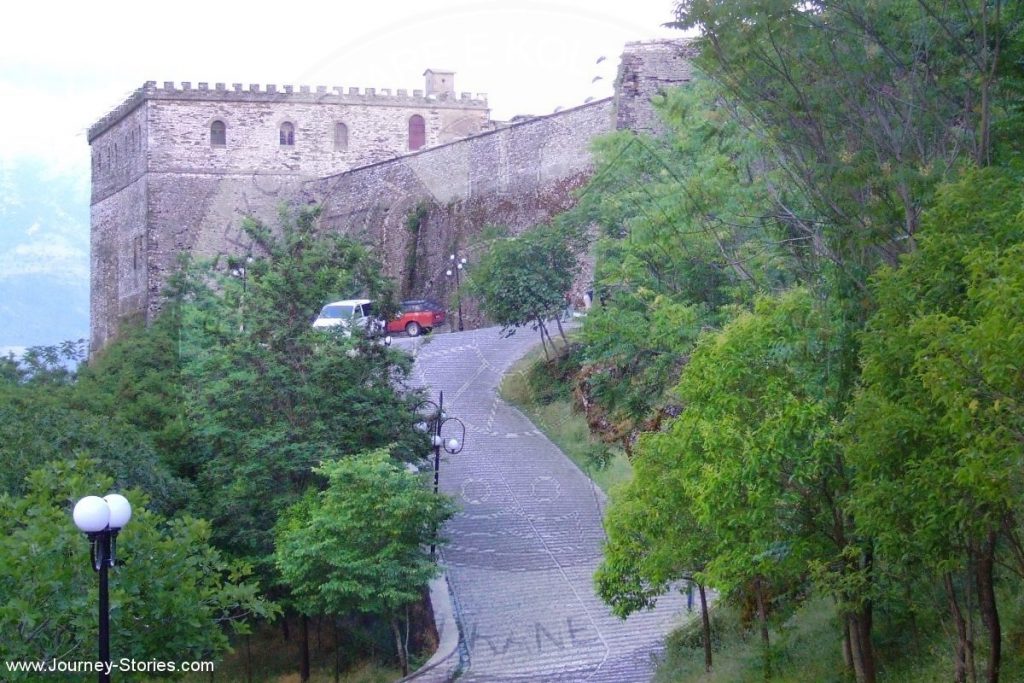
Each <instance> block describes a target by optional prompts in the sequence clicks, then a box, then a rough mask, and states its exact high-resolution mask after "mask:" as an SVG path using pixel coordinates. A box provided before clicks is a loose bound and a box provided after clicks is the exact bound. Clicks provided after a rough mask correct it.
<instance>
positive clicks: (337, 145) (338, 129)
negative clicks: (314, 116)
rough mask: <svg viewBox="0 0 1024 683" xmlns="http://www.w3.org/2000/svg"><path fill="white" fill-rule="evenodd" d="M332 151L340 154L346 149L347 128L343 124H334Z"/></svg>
mask: <svg viewBox="0 0 1024 683" xmlns="http://www.w3.org/2000/svg"><path fill="white" fill-rule="evenodd" d="M334 149H336V150H338V151H340V152H343V151H345V150H346V149H348V126H346V125H345V124H344V123H340V122H339V123H336V124H334Z"/></svg>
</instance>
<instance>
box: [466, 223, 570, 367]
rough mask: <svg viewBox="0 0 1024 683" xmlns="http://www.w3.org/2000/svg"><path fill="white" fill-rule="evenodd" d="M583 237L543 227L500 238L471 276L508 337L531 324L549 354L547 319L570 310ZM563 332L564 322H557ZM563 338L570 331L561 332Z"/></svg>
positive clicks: (472, 288) (470, 284) (475, 291)
mask: <svg viewBox="0 0 1024 683" xmlns="http://www.w3.org/2000/svg"><path fill="white" fill-rule="evenodd" d="M580 246H581V243H580V237H579V236H578V233H577V232H576V231H574V230H570V229H568V228H567V227H565V226H562V225H544V226H540V227H537V228H534V229H532V230H530V231H528V232H525V233H523V234H522V235H519V236H517V237H510V238H505V239H499V240H495V241H494V242H492V243H491V246H490V249H489V250H488V251H487V253H485V254H484V255H483V256H482V257H481V258H480V260H479V262H478V263H477V264H476V265H475V266H474V267H473V268H472V270H471V271H470V272H469V277H468V279H467V281H466V285H465V286H466V290H467V292H468V293H469V294H471V295H473V296H476V297H477V298H478V299H479V300H480V307H481V308H482V309H483V311H484V313H486V314H487V316H488V317H489V318H491V319H492V320H493V321H494V322H496V323H498V324H499V325H501V326H502V327H503V328H504V331H505V332H506V333H507V334H514V333H515V329H516V328H519V327H522V326H524V325H528V324H529V325H532V326H533V327H534V329H537V330H539V331H540V337H541V343H542V344H543V345H544V353H545V355H546V354H547V353H548V349H547V342H545V341H544V338H545V336H546V337H547V339H548V340H549V341H550V339H551V335H550V333H548V332H547V327H546V326H545V324H544V321H546V320H551V319H552V318H554V319H555V320H556V321H558V320H559V318H560V317H561V315H562V312H563V311H564V310H565V307H566V296H567V294H568V293H569V289H570V288H571V287H572V283H573V279H574V278H575V275H576V273H577V272H578V271H579V261H578V257H577V250H578V249H579V248H580ZM558 329H559V331H560V332H562V324H561V322H558ZM562 337H563V339H564V338H565V333H564V332H562Z"/></svg>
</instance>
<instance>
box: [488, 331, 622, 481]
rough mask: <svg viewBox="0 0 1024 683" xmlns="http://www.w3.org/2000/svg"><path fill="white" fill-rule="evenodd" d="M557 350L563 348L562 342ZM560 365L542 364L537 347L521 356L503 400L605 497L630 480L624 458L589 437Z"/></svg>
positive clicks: (510, 373)
mask: <svg viewBox="0 0 1024 683" xmlns="http://www.w3.org/2000/svg"><path fill="white" fill-rule="evenodd" d="M557 346H558V348H559V350H561V349H562V348H563V347H564V343H562V342H561V340H559V341H558V344H557ZM558 363H559V361H557V360H556V361H552V362H546V361H545V360H544V351H543V349H542V348H541V347H540V346H538V347H537V348H535V349H533V350H532V351H530V352H529V353H527V354H526V355H525V356H524V357H523V358H521V359H520V360H519V361H518V362H517V363H516V364H515V365H513V366H512V368H510V369H509V371H508V372H507V373H506V375H505V377H504V378H503V379H502V381H501V388H500V390H499V391H500V394H501V397H502V398H503V399H505V400H506V401H508V402H509V403H511V404H512V405H514V406H515V407H517V408H519V410H521V411H522V412H523V414H524V415H526V416H527V417H528V418H530V420H531V421H532V422H533V423H534V424H535V425H536V426H537V428H538V429H540V430H541V431H542V432H544V434H545V435H546V436H547V437H548V438H549V439H551V441H552V442H553V443H554V444H555V445H556V446H558V447H559V448H560V449H561V450H562V452H563V453H565V454H566V455H567V456H568V457H569V459H570V460H572V461H573V462H574V463H576V466H577V467H579V468H580V469H581V470H583V471H584V472H585V473H586V474H587V475H588V476H589V477H590V478H591V479H593V480H594V482H595V483H596V484H597V485H598V486H600V487H601V489H602V490H603V491H605V492H606V493H607V492H608V491H609V490H610V489H611V488H613V487H614V486H616V485H618V484H621V483H623V482H626V481H628V480H629V478H630V476H632V468H631V467H630V464H629V459H628V458H626V456H625V454H624V453H623V452H622V450H621V449H618V448H610V447H608V446H607V445H606V444H603V443H601V442H600V440H598V439H597V438H595V437H594V436H593V435H591V433H590V428H589V427H588V426H587V420H586V418H585V417H584V415H583V414H582V413H580V412H577V411H576V410H575V408H574V406H573V401H572V391H571V386H570V385H569V381H568V380H567V379H566V378H565V377H564V376H562V373H561V372H560V371H559V370H560V366H559V364H558Z"/></svg>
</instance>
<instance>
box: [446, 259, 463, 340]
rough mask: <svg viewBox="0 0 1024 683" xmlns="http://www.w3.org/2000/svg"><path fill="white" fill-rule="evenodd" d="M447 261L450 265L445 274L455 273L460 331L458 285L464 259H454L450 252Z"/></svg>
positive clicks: (460, 316)
mask: <svg viewBox="0 0 1024 683" xmlns="http://www.w3.org/2000/svg"><path fill="white" fill-rule="evenodd" d="M448 262H449V265H450V267H449V268H448V270H447V271H445V274H446V275H447V276H448V277H451V276H452V275H453V274H454V275H455V296H456V297H458V302H459V332H462V330H463V327H462V292H461V291H460V290H459V287H460V286H461V282H460V275H459V274H460V273H461V272H462V269H463V268H465V267H466V259H465V257H463V258H461V259H456V257H455V254H450V255H449V256H448Z"/></svg>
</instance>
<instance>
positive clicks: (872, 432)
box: [846, 170, 1024, 681]
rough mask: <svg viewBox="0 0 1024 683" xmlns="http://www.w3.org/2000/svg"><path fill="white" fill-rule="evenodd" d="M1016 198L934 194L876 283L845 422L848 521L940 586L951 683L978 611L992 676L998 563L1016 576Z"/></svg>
mask: <svg viewBox="0 0 1024 683" xmlns="http://www.w3.org/2000/svg"><path fill="white" fill-rule="evenodd" d="M1022 256H1024V197H1022V194H1021V191H1020V178H1019V176H1017V175H1014V174H1010V173H1007V172H1005V171H999V170H978V171H974V172H971V173H968V174H966V175H965V176H964V178H963V179H961V180H960V181H958V182H956V183H952V184H950V185H948V186H947V187H944V188H943V189H942V191H941V192H940V194H939V199H938V201H937V203H936V205H935V206H934V207H933V208H932V209H931V210H930V211H929V212H928V213H927V214H926V216H925V220H924V228H923V230H922V233H921V235H920V243H919V249H918V250H917V251H916V252H914V253H913V254H909V255H907V256H906V257H904V258H903V260H902V262H901V264H900V266H899V267H898V268H891V269H889V268H887V269H883V270H882V271H881V272H880V273H879V274H878V276H877V279H876V281H875V288H876V294H877V297H878V300H879V309H878V311H877V313H876V314H875V315H874V316H873V317H872V318H871V320H870V321H869V324H868V327H867V329H866V330H865V332H864V335H863V340H864V341H863V343H864V352H863V366H864V372H863V386H862V389H861V391H860V392H859V393H858V395H857V397H856V400H855V402H854V404H853V407H852V410H851V414H850V416H849V418H848V420H847V425H846V429H847V451H848V457H849V460H850V462H851V464H852V465H853V466H855V467H856V471H857V486H856V488H855V494H854V497H853V501H852V510H853V512H854V514H855V515H856V516H857V519H858V521H859V524H860V525H861V526H862V527H863V528H865V529H867V530H869V531H870V533H872V534H873V535H875V536H876V537H877V539H878V546H879V551H880V554H881V555H882V557H884V558H885V559H886V561H887V562H888V563H889V564H890V566H891V570H892V571H893V573H895V574H896V575H897V576H917V575H920V573H921V572H922V571H924V572H926V573H928V574H931V575H932V576H934V577H936V578H937V579H938V580H939V581H941V583H942V585H943V586H944V587H945V590H946V596H947V602H948V605H949V610H950V620H951V622H952V624H953V632H954V633H956V634H957V636H956V640H955V645H956V670H957V674H956V675H957V679H958V680H961V681H963V680H966V679H967V677H968V676H971V677H972V678H973V661H971V660H970V658H971V656H972V655H971V653H972V652H973V645H974V644H973V642H971V639H970V636H969V629H968V628H967V625H966V624H965V621H969V620H970V619H971V618H972V617H971V605H972V604H976V605H977V607H978V609H979V610H980V613H981V617H982V621H983V623H984V624H985V626H986V629H987V631H988V635H989V642H988V644H987V650H988V666H987V670H988V674H987V676H988V680H990V681H995V680H997V679H998V676H999V668H1000V652H1001V626H1000V619H999V609H998V606H997V591H996V590H995V583H996V575H997V565H998V564H999V563H1004V564H1005V565H1007V566H1010V567H1015V568H1016V572H1017V574H1018V576H1017V577H1016V580H1017V582H1018V583H1019V577H1020V576H1024V552H1022V547H1024V546H1022V545H1021V541H1020V532H1021V527H1020V522H1021V501H1022V500H1024V476H1022V470H1021V468H1020V464H1019V459H1020V450H1021V442H1022V440H1024V439H1022V434H1024V410H1022V409H1021V402H1020V397H1021V396H1022V395H1024V379H1022V378H1024V372H1022V370H1024V313H1022V312H1024V265H1022V264H1024V259H1022Z"/></svg>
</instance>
